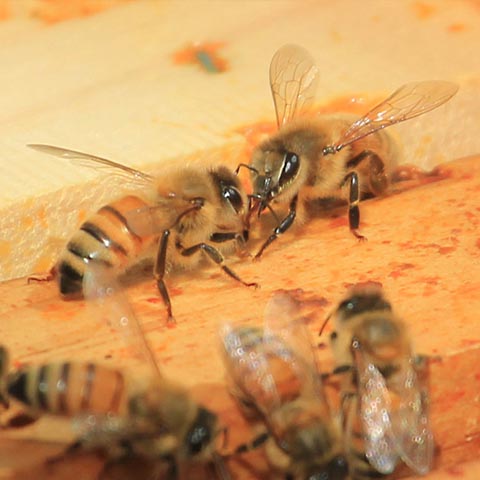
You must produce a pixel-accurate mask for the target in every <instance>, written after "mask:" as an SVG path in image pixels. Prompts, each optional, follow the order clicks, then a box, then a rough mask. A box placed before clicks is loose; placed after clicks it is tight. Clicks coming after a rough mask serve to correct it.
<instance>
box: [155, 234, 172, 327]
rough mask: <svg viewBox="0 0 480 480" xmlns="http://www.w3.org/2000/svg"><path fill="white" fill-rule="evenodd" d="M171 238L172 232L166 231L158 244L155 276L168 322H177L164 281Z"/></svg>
mask: <svg viewBox="0 0 480 480" xmlns="http://www.w3.org/2000/svg"><path fill="white" fill-rule="evenodd" d="M169 236H170V230H165V231H164V232H163V234H162V236H161V237H160V240H159V242H158V251H157V258H156V261H155V266H154V267H153V275H154V277H155V280H156V281H157V288H158V291H159V292H160V295H161V296H162V299H163V302H164V303H165V306H166V308H167V313H168V320H167V322H175V318H174V317H173V314H172V302H171V301H170V295H169V294H168V290H167V286H166V285H165V281H164V280H163V278H164V276H165V269H166V263H167V246H168V238H169Z"/></svg>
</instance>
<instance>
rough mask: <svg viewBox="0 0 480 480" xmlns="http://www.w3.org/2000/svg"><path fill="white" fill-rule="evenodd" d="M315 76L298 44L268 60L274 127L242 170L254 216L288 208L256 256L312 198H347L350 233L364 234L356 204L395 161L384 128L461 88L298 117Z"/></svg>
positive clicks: (380, 189) (407, 90) (411, 90)
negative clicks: (355, 110)
mask: <svg viewBox="0 0 480 480" xmlns="http://www.w3.org/2000/svg"><path fill="white" fill-rule="evenodd" d="M317 74H318V69H317V67H316V66H315V64H314V60H313V58H312V57H311V56H310V54H309V53H308V52H307V51H306V50H305V49H303V48H302V47H299V46H296V45H286V46H284V47H282V48H280V49H279V50H278V51H277V52H276V53H275V55H274V56H273V58H272V62H271V65H270V86H271V89H272V94H273V101H274V104H275V110H276V116H277V124H278V127H279V131H278V133H276V134H275V135H272V136H271V137H270V138H268V139H266V140H265V141H263V142H261V143H260V144H259V145H258V146H257V147H256V148H255V150H254V151H253V154H252V159H251V162H250V165H249V166H247V168H249V170H250V172H251V177H252V183H253V195H252V198H254V199H256V202H253V204H252V206H253V208H258V214H259V215H260V213H261V212H262V211H263V210H265V209H266V208H268V209H269V210H270V211H272V212H273V206H275V205H280V206H285V207H286V206H288V208H289V211H288V214H287V215H286V216H285V218H283V219H282V220H280V219H278V226H277V227H276V228H275V229H274V230H273V232H272V233H271V235H270V237H269V238H268V239H267V240H266V241H265V242H264V243H263V245H262V247H261V248H260V250H259V251H258V253H257V254H256V258H258V257H260V255H261V254H262V253H263V251H264V250H265V248H266V247H267V246H268V245H270V244H271V243H272V242H273V241H274V240H275V239H276V238H277V237H278V236H279V235H280V234H282V233H284V232H285V231H286V230H287V229H288V228H289V227H290V226H291V225H292V224H293V222H294V220H295V217H296V215H297V209H298V210H299V214H300V216H301V215H302V214H303V209H304V207H305V204H306V203H307V202H309V201H312V200H316V199H331V198H339V199H342V200H344V199H346V200H347V202H348V209H349V210H348V219H349V225H350V230H351V232H352V233H353V234H354V235H355V236H356V237H357V238H359V239H363V238H364V237H363V236H362V235H361V234H360V233H358V231H357V230H358V228H359V224H360V212H359V207H358V203H359V201H360V199H362V198H364V197H366V196H368V195H381V194H382V193H384V192H386V190H387V188H388V186H389V180H390V177H391V174H392V173H393V170H394V168H395V166H396V163H397V157H398V152H397V146H396V144H395V142H394V140H393V137H391V136H390V135H389V134H388V133H386V132H384V131H382V129H384V128H386V127H388V126H390V125H393V124H395V123H398V122H403V121H405V120H408V119H410V118H413V117H416V116H418V115H423V114H424V113H426V112H429V111H430V110H433V109H434V108H437V107H438V106H440V105H442V104H443V103H445V102H446V101H448V100H449V99H450V98H451V97H452V96H453V95H454V94H455V93H456V92H457V90H458V87H457V85H455V84H453V83H450V82H444V81H426V82H418V83H409V84H406V85H404V86H402V87H400V88H399V89H398V90H396V91H395V92H394V93H393V94H392V95H390V97H388V98H387V99H386V100H384V101H383V102H381V103H380V104H379V105H377V106H376V107H374V108H373V109H372V110H370V111H369V112H368V113H366V114H365V115H364V116H363V117H362V118H360V119H357V118H356V117H355V116H352V115H348V114H343V115H342V114H340V115H318V116H316V117H314V118H300V114H301V113H303V112H305V110H306V109H307V108H308V107H309V106H310V104H311V103H312V100H313V97H314V92H315V89H316V85H317ZM243 166H244V165H243ZM274 215H275V214H274ZM275 217H276V215H275Z"/></svg>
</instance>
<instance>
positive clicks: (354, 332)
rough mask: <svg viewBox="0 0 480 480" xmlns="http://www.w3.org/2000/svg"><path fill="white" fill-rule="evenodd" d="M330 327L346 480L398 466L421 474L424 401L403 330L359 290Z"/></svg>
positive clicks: (376, 296)
mask: <svg viewBox="0 0 480 480" xmlns="http://www.w3.org/2000/svg"><path fill="white" fill-rule="evenodd" d="M334 325H335V331H334V332H333V333H332V334H331V345H332V349H333V353H334V357H335V359H336V368H335V372H336V373H338V374H341V375H342V377H343V379H342V390H341V391H342V410H343V416H344V423H345V425H344V430H345V445H346V454H347V458H348V460H349V464H350V469H351V475H352V478H353V480H366V479H368V478H372V477H376V476H379V474H385V475H386V474H390V473H392V472H393V470H394V469H395V467H396V465H397V462H398V460H399V459H401V460H403V461H404V462H405V463H406V464H407V465H408V466H409V467H410V468H412V469H413V470H414V471H415V472H416V473H418V474H426V473H427V472H428V471H429V470H430V469H431V466H432V459H433V450H434V442H433V435H432V432H431V430H430V427H429V420H428V411H427V400H428V399H427V392H426V388H424V386H423V385H422V382H420V380H419V378H418V377H419V376H418V372H419V364H418V357H414V354H413V351H412V346H411V342H410V338H409V337H408V334H407V330H406V327H405V324H404V323H403V322H402V321H401V320H400V319H399V318H398V317H397V316H396V315H395V314H394V313H393V311H392V307H391V305H390V303H389V302H388V301H387V300H385V298H384V296H383V295H382V292H381V291H380V290H379V289H378V288H375V287H365V286H364V287H360V286H358V287H356V288H354V289H353V290H352V291H351V292H350V294H349V295H348V296H347V298H345V299H344V300H343V301H342V302H341V303H340V304H339V306H338V308H337V309H336V311H335V312H334Z"/></svg>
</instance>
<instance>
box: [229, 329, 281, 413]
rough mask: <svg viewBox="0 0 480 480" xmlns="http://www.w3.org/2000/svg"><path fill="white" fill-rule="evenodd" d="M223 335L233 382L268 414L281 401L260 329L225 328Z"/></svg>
mask: <svg viewBox="0 0 480 480" xmlns="http://www.w3.org/2000/svg"><path fill="white" fill-rule="evenodd" d="M220 335H221V338H222V343H223V347H224V349H225V354H226V357H227V361H226V367H227V372H228V374H229V376H230V378H231V379H232V380H233V382H234V384H235V385H236V386H239V387H240V389H241V390H242V392H243V394H246V395H247V396H248V397H249V400H251V401H252V402H254V403H255V406H256V407H257V408H258V409H260V410H261V411H262V412H263V413H264V414H268V412H269V411H270V410H271V408H272V407H273V406H276V405H279V403H280V400H279V394H278V391H277V385H276V379H275V374H274V372H272V370H271V365H270V361H271V359H270V358H269V356H268V352H267V350H266V348H265V345H264V344H263V336H262V331H261V329H258V328H255V327H246V326H245V327H244V326H242V327H235V326H232V325H230V324H225V325H223V327H222V329H221V331H220Z"/></svg>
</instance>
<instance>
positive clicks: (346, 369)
mask: <svg viewBox="0 0 480 480" xmlns="http://www.w3.org/2000/svg"><path fill="white" fill-rule="evenodd" d="M355 372H356V368H355V367H354V366H353V365H339V366H338V367H335V368H334V369H333V370H332V371H331V372H324V373H322V374H321V375H320V377H321V379H322V381H329V380H330V379H331V378H332V377H337V376H338V375H344V374H346V373H355Z"/></svg>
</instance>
